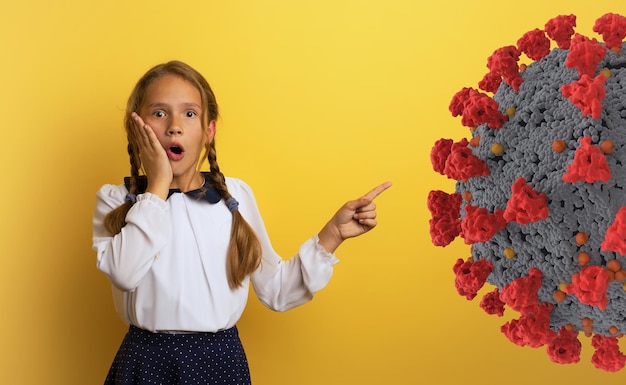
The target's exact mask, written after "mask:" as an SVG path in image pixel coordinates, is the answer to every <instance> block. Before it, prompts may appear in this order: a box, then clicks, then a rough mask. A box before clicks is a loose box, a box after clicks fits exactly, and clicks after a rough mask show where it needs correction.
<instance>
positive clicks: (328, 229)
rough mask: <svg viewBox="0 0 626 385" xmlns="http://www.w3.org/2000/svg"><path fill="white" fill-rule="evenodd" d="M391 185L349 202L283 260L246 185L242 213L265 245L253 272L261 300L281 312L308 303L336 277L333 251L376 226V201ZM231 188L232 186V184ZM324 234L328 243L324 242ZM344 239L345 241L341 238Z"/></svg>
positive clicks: (262, 244)
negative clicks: (289, 256)
mask: <svg viewBox="0 0 626 385" xmlns="http://www.w3.org/2000/svg"><path fill="white" fill-rule="evenodd" d="M390 185H391V184H384V185H381V186H379V187H377V188H376V189H374V190H372V191H371V192H370V193H368V194H367V195H366V196H365V197H363V198H361V199H359V200H356V201H351V202H348V203H346V204H345V205H344V206H342V208H341V209H340V210H339V211H338V212H337V213H336V214H335V215H334V216H333V218H332V219H331V220H330V221H329V223H328V224H327V225H326V226H324V228H323V229H322V231H321V232H320V234H319V238H318V236H317V235H316V236H314V237H312V238H311V239H309V240H307V241H306V242H305V243H304V244H303V245H302V246H301V247H300V250H299V253H298V254H296V255H295V256H293V257H292V258H290V259H289V260H287V261H285V260H283V259H282V258H281V257H280V256H279V255H278V254H276V252H275V251H274V250H273V248H272V246H271V243H270V240H269V236H268V235H267V231H266V229H265V226H264V225H263V220H262V219H261V215H260V213H259V211H258V208H257V206H256V202H255V201H254V196H253V195H252V191H251V190H249V187H247V185H243V186H244V187H245V190H244V191H243V192H245V193H246V194H243V196H245V197H246V198H247V199H242V198H240V197H239V196H238V197H237V199H239V200H240V202H241V201H245V202H246V207H247V208H251V210H248V209H246V210H245V212H242V214H243V215H244V217H245V218H246V221H248V223H249V224H250V225H251V226H252V227H253V228H254V230H255V232H256V234H257V236H258V237H259V241H260V242H261V246H262V248H263V260H262V262H261V266H260V267H259V269H257V271H256V272H255V273H254V274H253V275H252V277H251V279H252V284H253V285H254V288H255V292H256V294H257V296H258V297H259V299H260V300H261V302H263V303H264V304H265V305H266V306H267V307H269V308H270V309H273V310H277V311H285V310H288V309H291V308H293V307H296V306H298V305H301V304H303V303H306V302H308V301H310V300H311V299H312V298H313V294H314V293H315V292H317V291H319V290H321V289H322V288H324V287H325V286H326V284H327V283H328V281H329V280H330V277H331V276H332V271H333V266H334V265H335V264H336V263H337V262H339V261H338V260H337V258H336V257H335V255H333V254H332V253H331V252H329V251H330V249H332V250H333V251H334V250H335V249H336V248H337V246H338V245H339V244H340V243H341V242H342V241H343V240H344V239H347V238H350V237H355V236H357V235H360V234H363V233H365V232H366V231H369V230H370V229H372V228H373V227H374V226H375V225H376V220H375V218H376V212H375V206H374V205H373V203H372V200H373V199H374V198H375V197H376V196H377V195H378V194H380V193H381V192H382V191H384V190H385V189H387V188H388V187H389V186H390ZM229 190H231V191H232V189H231V188H230V186H229ZM322 237H324V240H325V241H324V243H323V242H322V239H323V238H322ZM339 239H341V241H339Z"/></svg>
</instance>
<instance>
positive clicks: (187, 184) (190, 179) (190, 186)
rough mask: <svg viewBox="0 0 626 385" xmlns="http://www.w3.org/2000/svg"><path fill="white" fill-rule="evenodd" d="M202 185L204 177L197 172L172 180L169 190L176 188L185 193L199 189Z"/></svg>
mask: <svg viewBox="0 0 626 385" xmlns="http://www.w3.org/2000/svg"><path fill="white" fill-rule="evenodd" d="M203 184H204V177H203V176H202V174H200V173H199V172H194V173H193V174H192V175H189V176H187V175H181V176H179V177H174V179H172V184H171V185H170V188H177V189H179V190H180V191H182V192H187V191H191V190H195V189H198V188H200V186H202V185H203Z"/></svg>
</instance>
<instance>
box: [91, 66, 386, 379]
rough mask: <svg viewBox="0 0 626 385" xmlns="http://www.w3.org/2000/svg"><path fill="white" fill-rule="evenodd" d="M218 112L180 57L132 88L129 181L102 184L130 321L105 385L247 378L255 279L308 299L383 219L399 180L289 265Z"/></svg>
mask: <svg viewBox="0 0 626 385" xmlns="http://www.w3.org/2000/svg"><path fill="white" fill-rule="evenodd" d="M217 117H218V109H217V103H216V101H215V96H214V95H213V92H212V91H211V88H210V87H209V84H208V83H207V81H206V80H205V79H204V78H203V77H202V75H200V74H199V73H198V72H197V71H195V70H194V69H193V68H191V67H189V66H188V65H186V64H184V63H181V62H177V61H172V62H168V63H165V64H161V65H157V66H155V67H154V68H152V69H150V70H149V71H148V72H147V73H146V74H145V75H144V76H143V77H142V78H141V79H140V80H139V82H138V83H137V85H136V86H135V88H134V90H133V91H132V93H131V95H130V98H129V100H128V104H127V107H126V115H125V120H124V123H125V127H126V133H127V136H128V154H129V156H130V165H131V170H130V177H128V178H126V179H125V183H124V184H122V185H119V186H114V185H105V186H103V187H102V188H101V189H100V190H99V191H98V194H97V202H96V210H95V214H94V219H93V248H94V250H96V252H97V266H98V269H99V270H101V271H102V272H104V273H105V274H106V275H107V276H108V277H109V280H110V281H111V283H112V289H113V297H114V302H115V309H116V311H117V312H118V314H119V315H120V316H121V317H122V319H123V320H124V321H126V322H127V323H128V324H130V328H129V331H128V333H127V334H126V336H125V338H124V340H123V342H122V344H121V346H120V349H119V351H118V353H117V355H116V357H115V360H114V361H113V364H112V366H111V369H110V371H109V374H108V376H107V379H106V382H105V383H106V384H249V383H250V374H249V369H248V363H247V360H246V356H245V353H244V351H243V348H242V346H241V342H240V340H239V337H238V334H237V329H236V327H235V324H236V323H237V321H238V320H239V318H240V316H241V314H242V312H243V310H244V308H245V305H246V300H247V298H248V287H249V284H250V282H252V285H253V286H254V289H255V292H256V294H257V296H258V298H259V299H260V300H261V301H262V302H263V303H264V304H265V305H266V306H267V307H269V308H270V309H273V310H277V311H284V310H288V309H291V308H293V307H295V306H298V305H301V304H303V303H305V302H307V301H309V300H311V299H312V298H313V294H314V293H315V292H317V291H318V290H320V289H322V288H323V287H324V286H325V285H326V284H327V282H328V280H329V279H330V276H331V274H332V270H333V265H334V264H335V263H337V259H336V258H335V256H334V255H333V254H332V253H333V252H334V251H335V249H336V248H337V247H338V246H339V245H340V244H341V243H342V242H343V241H344V240H345V239H347V238H350V237H355V236H358V235H360V234H363V233H365V232H367V231H369V230H371V229H372V228H373V227H374V226H376V219H375V218H376V211H375V205H374V203H373V202H372V201H373V199H374V198H375V197H376V196H377V195H378V194H380V193H381V192H383V191H384V190H385V189H387V188H388V187H389V186H390V185H391V184H390V183H385V184H382V185H380V186H378V187H376V188H375V189H373V190H372V191H370V192H369V193H368V194H366V195H365V196H364V197H362V198H360V199H357V200H354V201H350V202H347V203H346V204H344V205H343V206H342V207H341V208H340V209H339V211H337V213H336V214H335V215H334V216H333V217H332V218H331V219H330V221H329V222H328V223H327V224H326V225H325V226H324V227H323V228H322V229H321V230H320V232H319V233H318V234H317V235H315V236H313V237H312V238H311V239H309V240H307V241H306V242H304V244H303V245H302V246H301V247H300V250H299V253H298V254H297V255H295V256H294V257H292V258H291V259H289V260H287V261H284V260H283V259H282V258H281V257H280V256H279V255H277V254H276V252H275V251H274V250H273V249H272V246H271V244H270V240H269V238H268V235H267V231H266V229H265V227H264V225H263V221H262V219H261V215H260V213H259V210H258V207H257V205H256V202H255V199H254V195H253V193H252V190H251V189H250V187H248V185H246V184H245V183H244V182H242V181H241V180H238V179H234V178H228V177H224V175H223V174H222V172H221V170H220V167H219V166H218V164H217V156H216V151H215V140H214V136H215V129H216V128H215V121H216V119H217ZM206 159H208V162H209V165H210V171H209V172H200V171H199V170H200V167H201V165H202V164H203V163H204V161H205V160H206ZM140 171H143V172H142V173H140ZM140 174H141V175H140Z"/></svg>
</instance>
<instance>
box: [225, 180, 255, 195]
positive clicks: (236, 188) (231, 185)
mask: <svg viewBox="0 0 626 385" xmlns="http://www.w3.org/2000/svg"><path fill="white" fill-rule="evenodd" d="M226 187H228V191H229V192H230V194H231V195H232V196H234V197H238V196H240V195H244V196H245V195H250V196H253V195H254V193H253V192H252V188H250V186H249V185H248V184H247V183H246V182H244V181H243V180H241V179H238V178H232V177H226Z"/></svg>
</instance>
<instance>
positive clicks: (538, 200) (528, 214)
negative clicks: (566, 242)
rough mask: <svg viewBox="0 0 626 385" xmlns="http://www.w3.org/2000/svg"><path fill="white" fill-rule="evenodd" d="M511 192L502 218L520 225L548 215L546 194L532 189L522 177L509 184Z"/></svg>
mask: <svg viewBox="0 0 626 385" xmlns="http://www.w3.org/2000/svg"><path fill="white" fill-rule="evenodd" d="M511 191H512V192H513V194H512V195H511V198H510V199H509V201H508V203H507V205H506V210H504V219H506V221H507V222H510V221H515V222H517V223H520V224H522V225H525V224H527V223H530V222H537V221H539V220H541V219H546V218H547V217H548V201H547V198H546V194H544V193H540V192H537V191H535V190H533V188H532V186H530V185H529V184H527V183H526V180H525V179H524V178H523V177H519V178H517V179H516V180H515V182H513V185H511Z"/></svg>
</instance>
